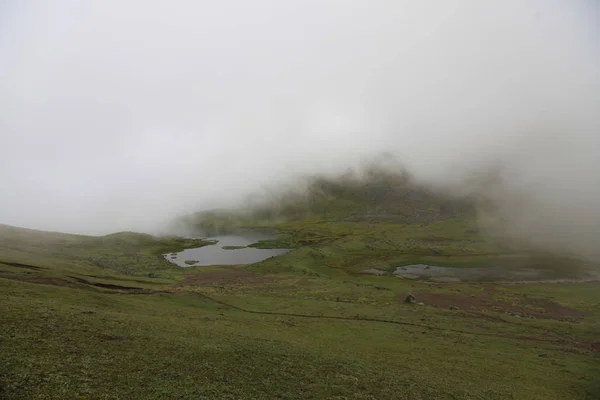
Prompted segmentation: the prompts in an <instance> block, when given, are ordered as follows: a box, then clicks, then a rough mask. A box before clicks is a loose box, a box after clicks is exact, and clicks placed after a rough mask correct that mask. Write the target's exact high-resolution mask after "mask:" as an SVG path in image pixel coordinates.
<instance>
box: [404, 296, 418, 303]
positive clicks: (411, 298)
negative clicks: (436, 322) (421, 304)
mask: <svg viewBox="0 0 600 400" xmlns="http://www.w3.org/2000/svg"><path fill="white" fill-rule="evenodd" d="M416 302H417V298H416V297H415V296H413V295H412V294H410V293H409V294H407V295H406V297H405V298H404V303H405V304H415V303H416Z"/></svg>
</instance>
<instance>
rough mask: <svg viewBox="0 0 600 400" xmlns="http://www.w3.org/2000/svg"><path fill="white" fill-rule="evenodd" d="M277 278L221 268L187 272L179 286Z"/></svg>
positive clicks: (276, 278)
mask: <svg viewBox="0 0 600 400" xmlns="http://www.w3.org/2000/svg"><path fill="white" fill-rule="evenodd" d="M279 279H280V278H278V277H274V276H268V275H262V274H256V273H253V272H250V271H246V270H244V269H240V268H222V269H219V270H218V271H206V272H190V273H187V274H186V275H185V278H184V280H183V282H182V283H181V286H208V285H213V286H224V285H260V284H265V283H269V282H274V281H276V280H279Z"/></svg>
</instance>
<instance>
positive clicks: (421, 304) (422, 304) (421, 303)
mask: <svg viewBox="0 0 600 400" xmlns="http://www.w3.org/2000/svg"><path fill="white" fill-rule="evenodd" d="M417 305H418V306H424V305H425V303H423V302H422V301H420V302H418V303H417Z"/></svg>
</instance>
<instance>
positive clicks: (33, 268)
mask: <svg viewBox="0 0 600 400" xmlns="http://www.w3.org/2000/svg"><path fill="white" fill-rule="evenodd" d="M0 264H5V265H10V266H11V267H16V268H25V269H32V270H35V271H40V270H42V269H48V268H44V267H38V266H35V265H27V264H20V263H14V262H8V261H0Z"/></svg>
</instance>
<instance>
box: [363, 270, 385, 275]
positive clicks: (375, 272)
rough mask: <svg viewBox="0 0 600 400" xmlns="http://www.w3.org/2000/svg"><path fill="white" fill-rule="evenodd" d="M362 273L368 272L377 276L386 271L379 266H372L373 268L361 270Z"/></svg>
mask: <svg viewBox="0 0 600 400" xmlns="http://www.w3.org/2000/svg"><path fill="white" fill-rule="evenodd" d="M360 273H361V274H368V275H376V276H382V275H385V274H386V272H385V271H382V270H380V269H377V268H371V269H365V270H362V271H360Z"/></svg>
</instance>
